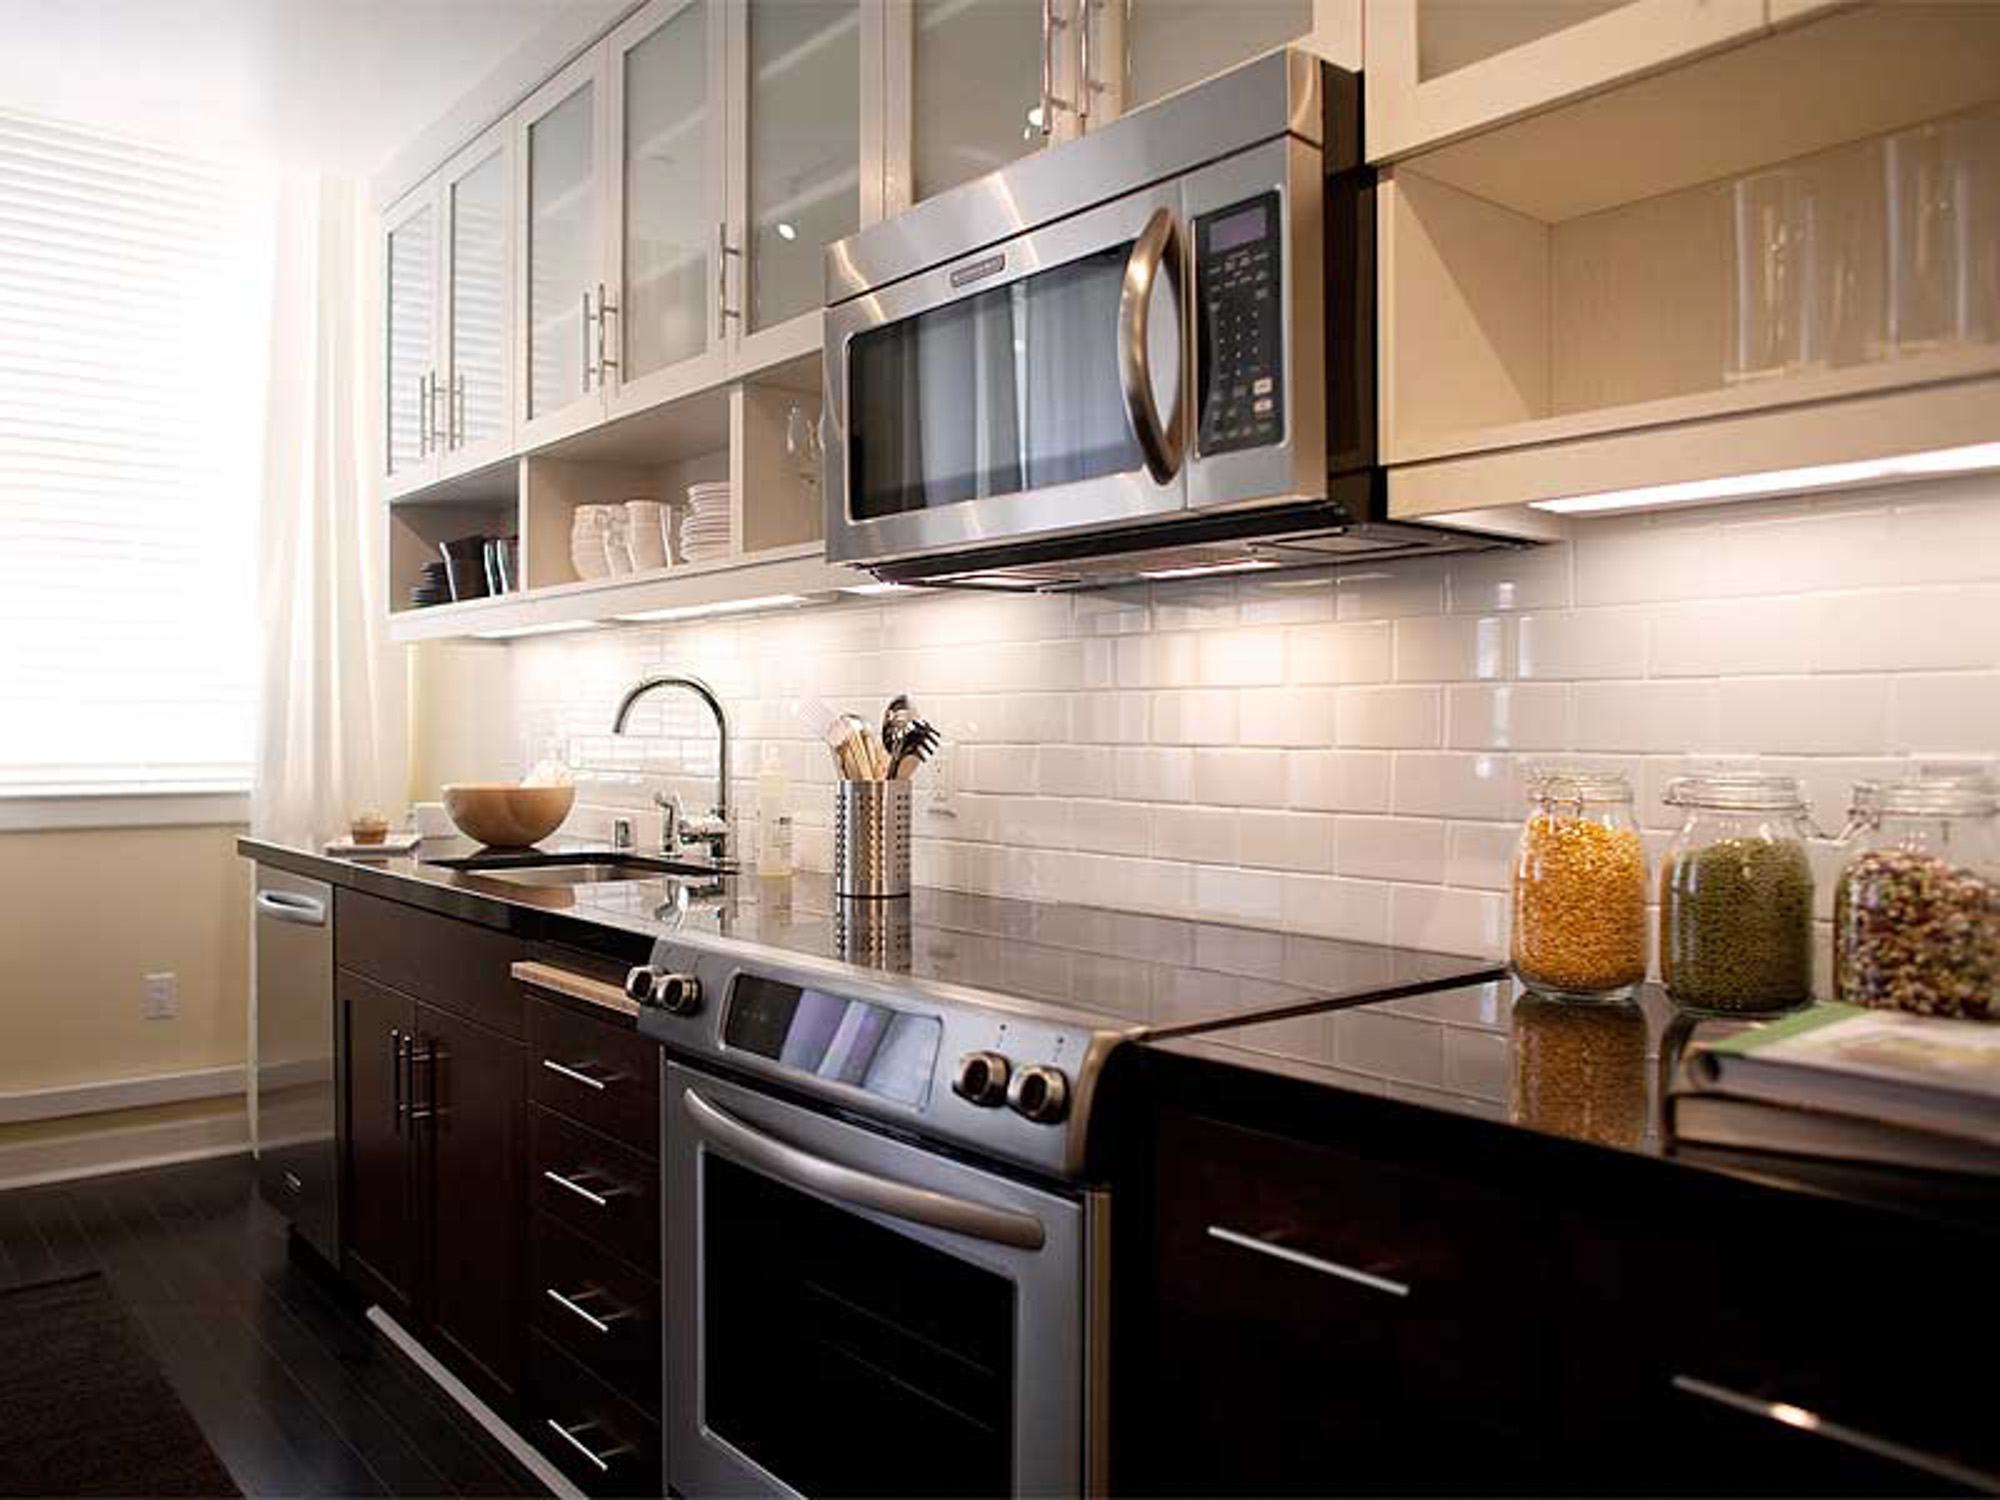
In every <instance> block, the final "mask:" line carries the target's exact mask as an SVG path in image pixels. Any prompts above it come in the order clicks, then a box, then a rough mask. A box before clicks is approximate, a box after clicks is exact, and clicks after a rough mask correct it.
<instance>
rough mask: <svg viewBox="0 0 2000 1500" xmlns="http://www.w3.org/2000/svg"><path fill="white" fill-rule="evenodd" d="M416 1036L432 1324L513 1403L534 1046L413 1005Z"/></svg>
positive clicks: (447, 1345)
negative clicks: (531, 1048)
mask: <svg viewBox="0 0 2000 1500" xmlns="http://www.w3.org/2000/svg"><path fill="white" fill-rule="evenodd" d="M417 1031H418V1041H417V1051H416V1054H415V1060H414V1064H413V1069H414V1074H415V1078H416V1097H417V1104H416V1107H415V1110H414V1115H415V1125H416V1134H415V1139H416V1141H417V1143H418V1148H419V1162H420V1167H419V1186H418V1200H419V1202H421V1203H422V1204H423V1206H424V1211H425V1213H426V1214H427V1216H428V1222H427V1224H426V1226H425V1228H426V1231H427V1233H426V1235H425V1238H426V1240H427V1242H428V1249H429V1255H428V1269H429V1273H430V1281H429V1286H428V1288H427V1291H428V1296H427V1297H426V1307H427V1312H428V1323H429V1327H430V1330H431V1332H432V1333H433V1335H435V1338H436V1341H437V1342H438V1343H439V1344H440V1345H442V1346H443V1350H444V1351H448V1352H449V1353H450V1354H454V1355H456V1356H457V1358H458V1361H459V1362H460V1363H462V1364H464V1365H469V1366H471V1367H473V1368H476V1369H478V1370H479V1371H480V1372H481V1374H482V1375H483V1376H484V1377H485V1379H484V1382H483V1383H484V1384H485V1386H486V1387H487V1388H488V1389H489V1390H493V1391H497V1392H499V1393H501V1394H503V1395H507V1396H511V1395H512V1394H514V1392H515V1391H516V1390H517V1389H518V1388H519V1385H520V1378H521V1358H522V1323H523V1318H522V1311H521V1305H520V1296H521V1274H522V1269H523V1264H524V1261H525V1256H524V1255H523V1251H524V1249H525V1233H524V1228H525V1225H526V1221H527V1193H526V1190H525V1188H526V1184H525V1182H524V1180H523V1179H524V1176H525V1174H524V1172H523V1171H522V1164H523V1162H524V1161H525V1160H526V1155H527V1101H526V1058H527V1049H526V1047H525V1046H523V1044H522V1043H520V1042H517V1041H513V1040H511V1039H509V1038H507V1037H504V1036H501V1035H500V1034H499V1033H498V1032H494V1031H489V1030H488V1029H487V1028H486V1027H484V1026H481V1025H479V1024H478V1023H477V1022H476V1021H467V1020H463V1019H461V1018H459V1017H457V1016H454V1015H452V1014H450V1013H449V1012H447V1011H442V1010H439V1009H438V1008H437V1007H435V1006H431V1005H419V1006H418V1007H417Z"/></svg>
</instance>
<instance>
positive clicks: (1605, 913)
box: [1513, 770, 1646, 1000]
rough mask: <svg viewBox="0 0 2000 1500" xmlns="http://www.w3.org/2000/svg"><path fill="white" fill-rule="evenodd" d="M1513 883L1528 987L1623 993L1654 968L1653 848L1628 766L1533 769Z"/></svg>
mask: <svg viewBox="0 0 2000 1500" xmlns="http://www.w3.org/2000/svg"><path fill="white" fill-rule="evenodd" d="M1513 884H1514V911H1513V961H1514V973H1515V974H1516V975H1517V976H1518V977H1519V978H1520V980H1521V983H1522V984H1524V985H1526V986H1527V987H1528V988H1529V989H1531V990H1534V991H1536V992H1538V993H1540V994H1544V995H1548V996H1551V997H1553V998H1555V999H1559V1000H1616V999H1623V998H1625V997H1626V996H1628V995H1630V994H1631V993H1632V991H1633V990H1634V989H1635V988H1636V987H1637V986H1638V984H1639V981H1640V980H1642V979H1644V978H1645V977H1646V854H1645V851H1644V849H1642V848H1641V847H1640V844H1639V827H1638V823H1637V821H1636V820H1635V819H1634V818H1633V816H1632V786H1631V783H1630V782H1628V781H1627V780H1626V779H1625V778H1624V777H1623V776H1620V775H1618V774H1616V773H1615V772H1607V771H1556V770H1549V771H1540V772H1537V773H1536V774H1535V775H1534V776H1532V777H1531V778H1530V779H1529V783H1528V819H1527V822H1526V823H1524V824H1523V825H1522V827H1521V840H1520V843H1519V844H1518V845H1517V846H1516V847H1515V851H1514V882H1513Z"/></svg>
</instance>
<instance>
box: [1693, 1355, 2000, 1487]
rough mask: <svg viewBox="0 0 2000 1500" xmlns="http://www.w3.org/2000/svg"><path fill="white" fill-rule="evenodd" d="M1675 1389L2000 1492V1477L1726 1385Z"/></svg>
mask: <svg viewBox="0 0 2000 1500" xmlns="http://www.w3.org/2000/svg"><path fill="white" fill-rule="evenodd" d="M1672 1384H1673V1388H1674V1389H1675V1390H1677V1391H1679V1392H1680V1393H1681V1394H1682V1395H1684V1396H1693V1397H1694V1398H1695V1399H1696V1400H1699V1401H1708V1402H1712V1403H1713V1404H1715V1405H1717V1406H1725V1407H1728V1408H1729V1409H1730V1410H1731V1411H1740V1412H1742V1413H1744V1414H1745V1415H1746V1416H1752V1417H1760V1418H1762V1419H1763V1420H1764V1421H1766V1422H1776V1423H1778V1424H1780V1425H1781V1426H1784V1427H1790V1428H1792V1429H1793V1430H1794V1431H1796V1432H1809V1433H1811V1434H1812V1435H1813V1436H1814V1437H1822V1438H1826V1439H1827V1440H1828V1441H1830V1442H1835V1443H1840V1444H1843V1445H1844V1446H1846V1447H1849V1448H1853V1449H1855V1450H1857V1451H1858V1452H1862V1453H1867V1454H1872V1455H1873V1456H1874V1457H1876V1458H1881V1459H1886V1460H1888V1461H1889V1462H1890V1463H1892V1464H1900V1465H1902V1466H1903V1467H1904V1468H1906V1469H1915V1470H1916V1471H1917V1472H1918V1473H1920V1474H1928V1475H1930V1476H1931V1477H1932V1478H1934V1479H1942V1480H1945V1481H1947V1482H1948V1483H1951V1484H1961V1485H1964V1486H1966V1487H1967V1488H1968V1489H1975V1490H1985V1491H1987V1492H1989V1493H1991V1492H1992V1491H1995V1490H2000V1474H1988V1473H1985V1472H1982V1471H1981V1470H1978V1469H1974V1468H1969V1467H1967V1466H1966V1465H1964V1464H1961V1463H1955V1462H1953V1461H1952V1460H1951V1459H1948V1458H1942V1457H1939V1456H1938V1455H1937V1454H1935V1453H1925V1452H1924V1451H1922V1450H1921V1449H1918V1448H1911V1447H1907V1446H1905V1445H1904V1444H1902V1443H1898V1442H1894V1441H1892V1440H1891V1439H1889V1438H1885V1437H1877V1436H1876V1435H1875V1434H1874V1433H1872V1432H1862V1431H1860V1430H1859V1429H1858V1428H1854V1427H1846V1426H1843V1425H1842V1424H1841V1423H1839V1422H1833V1421H1829V1420H1828V1419H1827V1418H1825V1417H1823V1416H1821V1415H1820V1414H1819V1413H1818V1412H1816V1411H1809V1410H1807V1409H1806V1408H1805V1407H1803V1406H1793V1405H1791V1404H1790V1403H1789V1402H1785V1401H1766V1400H1765V1399H1764V1398H1763V1397H1761V1396H1747V1395H1745V1394H1744V1393H1743V1392H1741V1391H1733V1390H1731V1389H1730V1388H1729V1387H1728V1386H1726V1385H1716V1384H1715V1383H1714V1382H1713V1381H1708V1380H1697V1379H1696V1378H1695V1377H1694V1376H1692V1375H1676V1376H1674V1377H1673V1381H1672Z"/></svg>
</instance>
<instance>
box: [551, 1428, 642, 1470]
mask: <svg viewBox="0 0 2000 1500" xmlns="http://www.w3.org/2000/svg"><path fill="white" fill-rule="evenodd" d="M548 1424H549V1427H550V1428H551V1429H552V1430H553V1431H554V1432H555V1434H556V1436H557V1437H559V1438H561V1439H562V1440H563V1441H564V1442H565V1443H568V1444H569V1445H570V1447H572V1448H574V1449H576V1451H577V1452H578V1453H581V1454H582V1455H583V1456H584V1457H585V1458H587V1459H589V1460H590V1461H591V1463H593V1464H595V1465H596V1466H597V1472H598V1473H600V1474H609V1473H610V1472H611V1460H612V1459H614V1458H622V1457H623V1456H624V1455H626V1454H627V1453H630V1452H631V1451H632V1450H631V1449H630V1448H628V1447H627V1446H626V1445H625V1444H623V1443H619V1442H614V1443H613V1444H612V1445H611V1446H610V1447H609V1448H606V1449H605V1450H604V1451H603V1452H602V1453H599V1452H598V1451H597V1450H596V1449H594V1448H592V1447H591V1446H590V1444H588V1443H586V1442H585V1441H584V1440H583V1439H582V1438H580V1437H578V1436H577V1434H578V1433H580V1432H589V1431H590V1430H591V1429H592V1428H593V1427H596V1426H597V1423H595V1422H579V1423H577V1424H576V1426H574V1427H565V1426H563V1424H562V1423H560V1422H558V1421H557V1420H556V1419H555V1418H554V1417H550V1418H548Z"/></svg>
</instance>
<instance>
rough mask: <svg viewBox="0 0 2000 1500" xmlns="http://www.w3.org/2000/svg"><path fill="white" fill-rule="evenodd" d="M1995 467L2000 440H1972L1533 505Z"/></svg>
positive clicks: (1646, 505)
mask: <svg viewBox="0 0 2000 1500" xmlns="http://www.w3.org/2000/svg"><path fill="white" fill-rule="evenodd" d="M1994 468H2000V443H1970V444H1968V445H1966V446H1965V447H1962V448H1937V449H1933V450H1931V451H1930V452H1927V453H1902V454H1898V455H1896V456H1895V457H1893V458H1866V459H1857V460H1854V461H1853V462H1849V463H1837V464H1812V465H1809V466H1807V467H1805V468H1799V469H1766V470H1763V471H1762V472H1760V473H1755V474H1731V475H1727V476H1725V477H1722V478H1719V479H1688V480H1683V481H1681V482H1679V483H1676V484H1647V485H1640V486H1639V487H1637V488H1636V489H1629V490H1601V491H1599V492H1598V493H1596V494H1593V495H1571V496H1567V497H1565V498H1563V499H1561V500H1530V501H1529V502H1528V504H1529V506H1530V507H1531V508H1532V509H1535V510H1547V511H1555V512H1557V513H1558V514H1561V515H1572V516H1574V515H1588V514H1590V513H1592V512H1594V511H1605V510H1663V509H1666V508H1667V507H1669V506H1676V505H1700V504H1702V503H1703V502H1705V501H1709V500H1744V499H1748V498H1750V497H1752V496H1757V495H1787V494H1796V493H1798V492H1800V491H1803V490H1831V489H1844V488H1847V487H1848V486H1850V485H1857V484H1871V483H1874V482H1876V481H1878V480H1884V479H1911V478H1917V477H1921V476H1923V475H1926V474H1964V473H1970V472H1971V471H1973V470H1975V469H1994Z"/></svg>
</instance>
